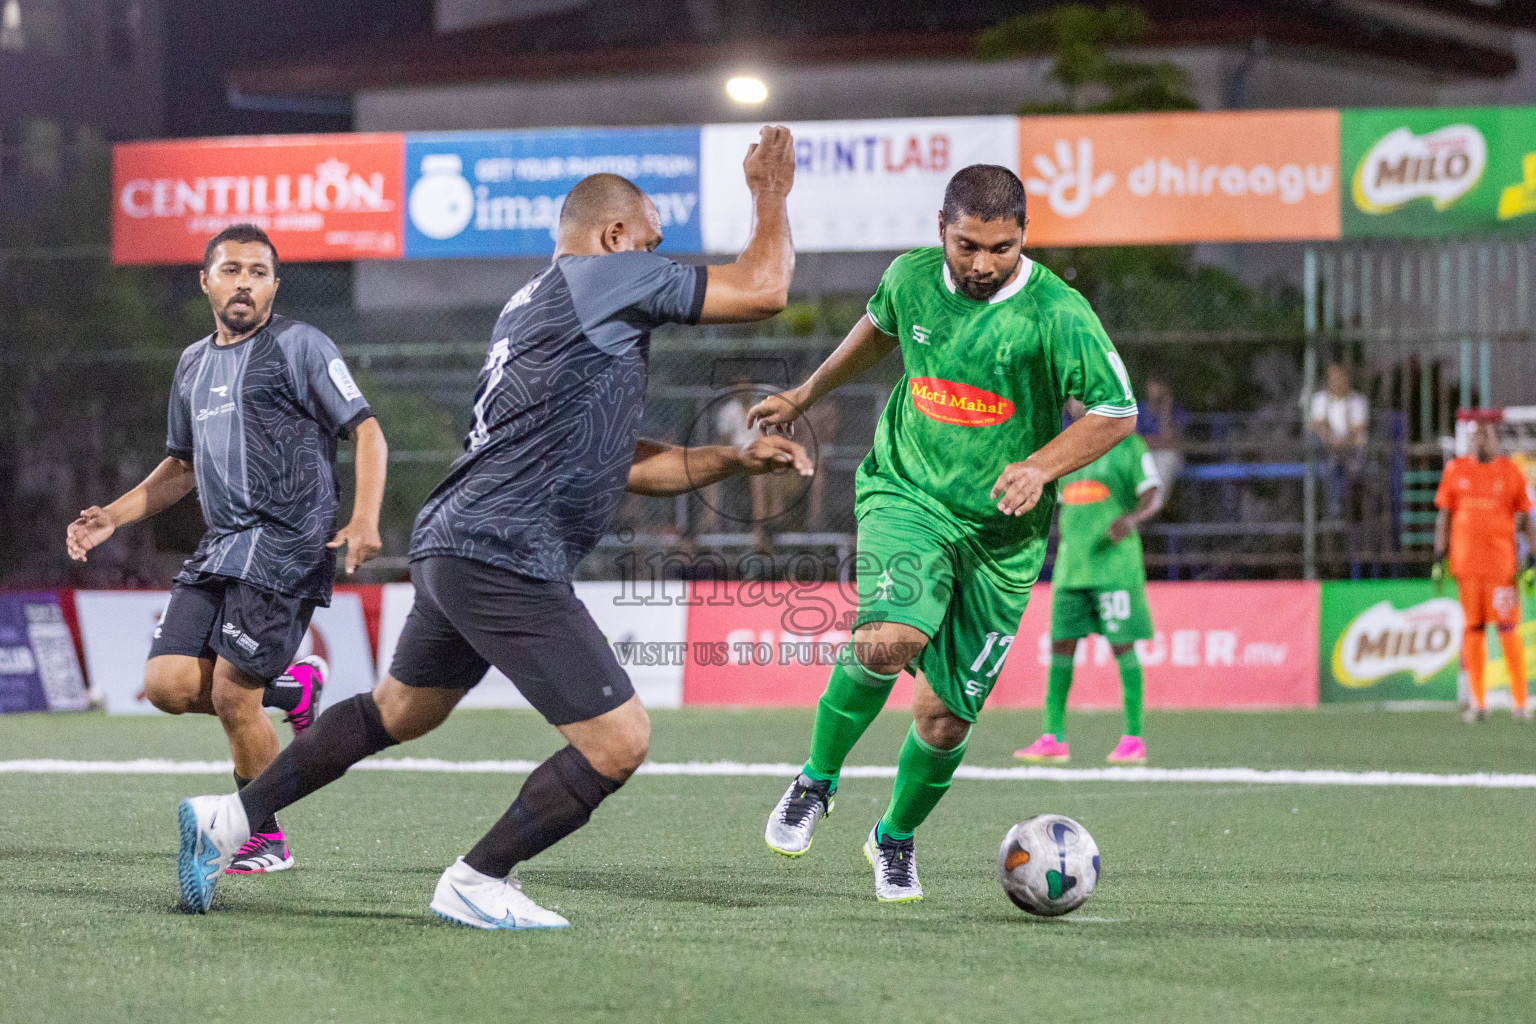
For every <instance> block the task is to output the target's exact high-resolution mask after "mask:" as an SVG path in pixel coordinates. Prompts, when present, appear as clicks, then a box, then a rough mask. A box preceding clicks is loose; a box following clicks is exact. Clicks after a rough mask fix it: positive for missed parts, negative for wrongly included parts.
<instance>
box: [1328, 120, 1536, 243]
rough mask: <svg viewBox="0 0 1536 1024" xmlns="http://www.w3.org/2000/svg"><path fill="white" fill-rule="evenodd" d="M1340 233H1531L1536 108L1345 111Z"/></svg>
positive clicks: (1534, 226) (1535, 198)
mask: <svg viewBox="0 0 1536 1024" xmlns="http://www.w3.org/2000/svg"><path fill="white" fill-rule="evenodd" d="M1341 149H1342V157H1343V165H1344V168H1343V169H1344V173H1345V174H1346V175H1347V176H1348V192H1347V195H1348V198H1347V199H1346V200H1345V202H1344V221H1343V225H1344V235H1345V237H1347V238H1372V237H1376V238H1379V237H1411V238H1426V237H1434V236H1438V235H1462V234H1473V233H1487V232H1531V231H1536V108H1533V107H1470V108H1461V109H1456V108H1430V109H1418V110H1346V111H1343V116H1342V123H1341Z"/></svg>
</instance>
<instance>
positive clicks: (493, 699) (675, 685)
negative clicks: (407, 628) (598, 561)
mask: <svg viewBox="0 0 1536 1024" xmlns="http://www.w3.org/2000/svg"><path fill="white" fill-rule="evenodd" d="M575 587H576V596H577V598H579V599H580V600H581V603H582V604H584V605H586V608H587V611H588V612H590V613H591V614H592V618H593V620H594V621H595V622H596V623H597V627H598V628H599V629H601V630H602V631H603V636H605V637H606V638H607V639H608V642H609V644H611V645H612V647H613V651H614V655H615V656H616V657H617V658H618V659H619V664H620V665H622V666H624V670H625V671H626V672H628V673H629V680H630V682H631V683H633V684H634V687H635V693H637V694H638V695H639V697H640V701H641V703H643V704H644V705H645V706H646V707H650V708H675V707H679V706H680V705H681V704H682V702H683V656H684V648H685V640H686V631H687V626H686V622H687V617H688V608H687V604H686V600H685V598H686V589H685V585H684V584H681V583H679V584H677V585H676V587H675V590H676V598H677V599H676V601H674V600H672V595H670V594H669V595H665V596H663V597H662V598H661V599H659V600H641V599H640V598H639V597H638V596H637V595H636V593H635V588H634V587H633V585H629V586H628V587H626V585H625V584H624V583H621V582H618V581H614V582H589V583H577V584H575ZM383 590H384V598H383V606H382V609H381V612H380V616H379V678H380V679H382V678H384V674H385V673H386V672H388V671H389V665H390V662H391V661H393V660H394V656H395V647H396V645H397V644H398V643H399V642H400V630H401V628H402V627H404V625H405V617H406V615H407V614H409V613H410V610H411V605H412V603H413V602H414V601H415V600H416V591H415V588H414V587H412V586H411V585H410V584H409V583H390V584H387V585H386V586H385V587H384V588H383ZM459 706H460V707H465V708H526V707H529V706H530V705H529V704H528V701H527V700H525V699H524V698H523V695H522V694H521V693H519V692H518V690H517V687H515V686H513V685H512V681H511V680H510V679H508V678H507V677H506V676H505V675H504V674H502V673H501V672H500V671H498V670H496V669H494V668H493V669H491V670H490V671H489V672H487V673H486V674H485V678H484V679H482V680H481V681H480V683H479V684H478V685H477V686H476V687H475V688H474V689H472V690H470V691H469V694H468V696H466V697H465V698H464V700H463V701H461V702H460V704H459Z"/></svg>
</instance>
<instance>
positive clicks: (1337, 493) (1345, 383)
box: [1308, 362, 1371, 519]
mask: <svg viewBox="0 0 1536 1024" xmlns="http://www.w3.org/2000/svg"><path fill="white" fill-rule="evenodd" d="M1311 411H1312V415H1311V417H1310V420H1309V423H1308V427H1309V429H1310V430H1311V432H1312V434H1313V436H1314V437H1315V438H1316V443H1317V444H1318V445H1319V446H1320V447H1321V448H1322V453H1321V454H1322V459H1323V473H1324V477H1325V478H1326V480H1327V481H1328V514H1329V516H1330V517H1331V518H1333V519H1338V518H1341V517H1342V516H1343V514H1344V502H1345V497H1346V494H1347V493H1348V492H1349V491H1351V490H1353V488H1354V487H1355V485H1356V484H1357V483H1358V482H1359V480H1360V476H1361V474H1362V473H1363V472H1364V470H1365V441H1366V436H1367V434H1368V433H1369V431H1370V425H1371V410H1370V405H1369V403H1367V402H1366V400H1365V396H1364V395H1362V394H1361V393H1360V392H1358V391H1354V390H1352V389H1351V388H1350V386H1349V371H1348V370H1347V369H1345V367H1344V364H1343V363H1340V362H1333V363H1329V364H1328V387H1327V388H1326V389H1325V390H1322V391H1319V392H1317V393H1316V394H1314V395H1313V396H1312V410H1311Z"/></svg>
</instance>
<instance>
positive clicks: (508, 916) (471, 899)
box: [432, 857, 571, 929]
mask: <svg viewBox="0 0 1536 1024" xmlns="http://www.w3.org/2000/svg"><path fill="white" fill-rule="evenodd" d="M432 912H433V913H434V914H437V915H438V916H439V917H446V918H447V919H448V920H450V921H454V922H457V923H458V924H467V925H469V926H470V927H471V928H486V929H502V928H506V929H523V928H568V927H570V924H571V922H569V921H567V920H566V919H565V918H563V917H561V916H560V915H559V914H557V913H555V912H554V911H553V910H545V909H544V908H543V907H541V906H539V905H538V904H537V903H535V902H533V900H531V899H529V898H528V897H527V896H524V895H523V884H522V883H521V882H519V881H518V880H517V874H516V873H515V872H514V873H513V874H511V875H509V876H508V877H506V878H492V877H491V876H490V875H483V874H481V873H480V872H478V871H476V870H475V869H474V868H472V867H470V866H469V865H468V864H466V863H464V858H463V857H460V858H459V859H458V860H456V861H454V862H453V864H452V865H451V866H450V867H449V868H448V870H447V871H444V872H443V875H442V877H441V878H439V879H438V880H437V890H436V891H435V892H434V893H433V894H432Z"/></svg>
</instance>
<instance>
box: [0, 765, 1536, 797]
mask: <svg viewBox="0 0 1536 1024" xmlns="http://www.w3.org/2000/svg"><path fill="white" fill-rule="evenodd" d="M538 763H539V762H537V761H445V760H442V759H440V758H435V757H389V758H370V759H368V760H366V761H363V762H361V763H359V764H357V765H354V766H353V770H355V771H372V772H439V773H449V774H454V773H457V774H489V775H525V774H527V773H528V772H531V771H532V770H533V769H534V767H535V766H537V765H538ZM233 770H234V765H233V763H232V762H229V761H169V760H156V759H152V758H142V759H139V760H136V761H63V760H52V759H36V760H17V761H0V774H26V775H228V774H229V773H230V772H231V771H233ZM799 770H800V766H799V765H798V764H748V763H744V762H741V761H687V762H682V763H666V762H657V761H647V762H646V763H645V764H643V765H641V767H640V774H641V775H700V776H725V777H732V778H745V777H768V778H789V777H791V776H793V775H794V774H795V773H796V772H798V771H799ZM843 775H844V776H845V777H847V778H855V779H889V778H893V777H894V776H895V775H896V769H895V768H892V767H886V766H881V765H849V766H847V767H846V768H844V769H843ZM955 777H956V778H960V779H975V780H978V781H984V782H1030V781H1033V782H1143V783H1145V782H1205V783H1211V782H1217V783H1240V784H1250V785H1281V786H1408V787H1417V788H1435V789H1442V788H1471V789H1536V775H1504V774H1494V773H1490V772H1471V773H1466V774H1461V775H1437V774H1433V773H1430V772H1347V771H1333V770H1327V769H1309V770H1299V769H1287V768H1279V769H1268V770H1265V769H1258V768H1043V767H1031V766H1018V767H1009V768H983V767H980V766H975V765H961V766H960V768H959V770H957V771H956V772H955Z"/></svg>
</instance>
